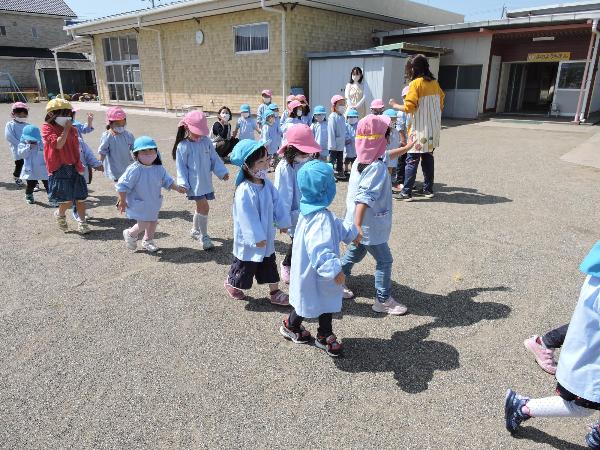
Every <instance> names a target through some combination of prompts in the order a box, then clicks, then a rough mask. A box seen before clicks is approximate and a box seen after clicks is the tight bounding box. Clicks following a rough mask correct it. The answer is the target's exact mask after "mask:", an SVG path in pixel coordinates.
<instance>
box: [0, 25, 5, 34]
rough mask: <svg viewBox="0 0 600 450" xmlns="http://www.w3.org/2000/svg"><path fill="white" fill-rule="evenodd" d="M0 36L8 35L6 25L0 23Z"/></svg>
mask: <svg viewBox="0 0 600 450" xmlns="http://www.w3.org/2000/svg"><path fill="white" fill-rule="evenodd" d="M0 36H6V27H5V26H4V25H0Z"/></svg>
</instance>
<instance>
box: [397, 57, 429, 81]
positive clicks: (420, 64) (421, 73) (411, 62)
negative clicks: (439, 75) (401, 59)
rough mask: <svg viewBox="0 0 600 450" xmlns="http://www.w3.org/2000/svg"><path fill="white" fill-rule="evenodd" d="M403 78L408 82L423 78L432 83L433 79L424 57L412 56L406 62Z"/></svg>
mask: <svg viewBox="0 0 600 450" xmlns="http://www.w3.org/2000/svg"><path fill="white" fill-rule="evenodd" d="M404 70H405V73H404V75H405V77H406V78H407V79H408V81H409V82H410V81H413V80H416V79H417V78H419V77H423V79H424V80H425V81H433V80H435V77H434V76H433V74H432V73H431V71H430V70H429V61H428V60H427V57H426V56H425V55H421V54H418V55H413V56H411V57H410V58H408V60H407V61H406V67H405V69H404Z"/></svg>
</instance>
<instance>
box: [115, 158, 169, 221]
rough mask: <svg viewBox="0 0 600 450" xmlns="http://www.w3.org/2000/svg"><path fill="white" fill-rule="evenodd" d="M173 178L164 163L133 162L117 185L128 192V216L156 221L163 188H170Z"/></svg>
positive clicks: (119, 189)
mask: <svg viewBox="0 0 600 450" xmlns="http://www.w3.org/2000/svg"><path fill="white" fill-rule="evenodd" d="M173 183H174V181H173V178H171V176H170V175H169V174H168V173H167V171H166V169H165V167H164V166H163V165H151V166H146V165H144V164H142V163H140V162H138V161H136V162H134V163H133V164H131V165H130V166H129V167H127V169H126V170H125V173H124V174H123V175H121V178H119V181H118V182H117V184H116V185H115V188H116V189H117V192H126V193H127V196H126V197H125V199H126V201H127V210H126V214H127V217H128V218H130V219H134V220H141V221H143V222H156V221H157V220H158V213H159V211H160V207H161V206H162V201H163V197H162V194H161V191H160V190H161V188H164V189H170V188H171V186H173Z"/></svg>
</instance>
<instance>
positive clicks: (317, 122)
mask: <svg viewBox="0 0 600 450" xmlns="http://www.w3.org/2000/svg"><path fill="white" fill-rule="evenodd" d="M326 115H327V110H326V109H325V107H324V106H322V105H319V106H317V107H315V112H314V115H313V119H314V121H313V123H312V125H311V126H310V128H311V130H312V132H313V136H314V137H315V141H317V144H319V147H321V151H320V152H319V155H320V158H321V161H327V158H328V157H329V145H328V139H329V135H328V134H327V133H328V131H327V121H326V120H325V116H326Z"/></svg>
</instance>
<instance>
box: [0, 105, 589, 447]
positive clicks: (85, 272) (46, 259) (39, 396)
mask: <svg viewBox="0 0 600 450" xmlns="http://www.w3.org/2000/svg"><path fill="white" fill-rule="evenodd" d="M0 111H1V112H2V116H3V117H8V114H9V108H8V106H7V105H1V106H0ZM79 114H80V116H81V118H83V117H84V115H85V110H82V111H81V112H80V113H79ZM42 117H43V111H42V107H41V105H35V106H34V107H33V110H32V112H31V119H32V122H35V123H38V124H39V123H41V120H42ZM103 120H104V116H103V113H97V115H96V124H97V125H99V127H98V129H97V130H96V131H95V132H94V133H92V134H90V135H87V136H86V141H87V142H88V143H89V144H90V146H91V147H92V148H96V147H97V145H98V142H99V139H100V134H101V132H102V130H101V128H102V126H101V125H102V124H103ZM176 124H177V119H169V118H162V117H151V116H141V115H137V116H136V115H131V116H130V117H129V124H128V125H129V128H130V130H131V131H132V132H133V133H134V134H135V135H136V136H137V135H141V134H149V135H151V136H153V137H155V138H156V139H157V141H158V142H159V145H160V146H161V150H162V154H163V159H164V161H165V163H166V167H167V169H168V170H169V171H170V173H171V174H173V173H174V164H173V161H172V160H171V159H170V157H169V155H170V152H171V149H170V146H171V145H172V143H173V140H174V137H175V131H176ZM595 131H596V129H595V128H593V127H589V128H583V127H579V128H575V127H573V128H570V127H560V126H556V127H554V126H551V125H540V126H538V127H537V128H535V127H534V128H533V129H532V128H531V127H529V129H528V128H527V127H524V128H521V127H519V126H518V125H516V126H515V125H513V126H503V125H502V124H492V125H490V124H489V123H488V124H477V123H468V124H463V123H458V122H455V123H450V124H448V128H447V129H446V130H444V132H443V147H441V148H440V149H439V150H438V151H437V152H436V165H437V171H436V181H437V184H436V197H435V198H434V199H431V200H420V201H416V202H413V203H397V202H396V203H395V204H394V228H393V232H392V237H391V240H390V245H391V248H392V251H393V254H394V257H395V263H394V269H393V280H394V282H393V283H394V285H393V292H394V295H395V296H396V297H397V298H398V299H400V300H401V301H402V302H404V303H405V304H407V305H408V306H409V312H410V313H409V315H407V316H405V317H382V316H381V315H376V313H374V312H372V311H371V305H372V303H373V300H372V298H373V295H374V289H373V275H372V274H373V270H374V264H373V261H372V259H369V257H367V258H366V259H365V261H364V263H362V264H360V265H358V266H357V267H356V269H355V273H354V276H353V277H352V278H351V279H350V280H349V285H350V287H351V288H353V289H354V290H355V292H356V293H357V298H356V299H355V300H351V301H348V302H345V303H344V310H343V314H340V315H338V316H337V317H336V319H337V320H334V329H335V332H336V333H337V335H338V336H339V337H340V338H341V339H342V340H343V342H344V344H345V348H346V356H345V358H343V359H339V360H333V359H331V358H329V357H327V356H326V355H325V354H324V353H323V352H322V351H320V350H318V349H316V348H315V347H312V346H295V345H293V344H290V343H288V342H286V341H285V340H284V339H282V338H281V336H280V335H279V334H278V331H277V328H278V325H279V323H278V322H279V321H280V320H281V319H282V318H283V316H284V314H285V313H286V312H287V309H286V308H280V307H274V306H272V305H271V304H270V303H269V302H268V301H267V299H266V295H265V294H266V289H261V288H254V289H252V291H251V292H250V294H251V295H252V297H253V298H252V299H250V301H248V302H237V301H233V300H230V299H229V298H228V297H226V296H225V295H224V293H223V288H222V284H223V280H224V278H225V276H226V274H227V270H228V265H229V262H230V251H231V247H232V222H231V215H230V211H231V202H232V194H233V186H232V183H231V182H229V183H225V182H220V181H218V180H216V181H215V189H216V195H217V200H216V201H214V202H212V203H211V208H212V211H211V213H210V222H209V230H210V231H211V234H212V236H214V238H215V241H216V242H217V243H218V245H219V247H218V248H217V249H215V250H214V251H212V252H203V251H201V250H199V247H198V244H197V243H196V242H194V241H192V240H191V239H190V238H189V234H188V232H189V229H190V224H191V211H192V204H191V202H189V201H187V200H186V199H185V196H183V195H180V194H177V193H175V192H169V193H166V194H165V202H164V209H163V211H162V212H161V216H160V224H159V228H158V233H157V244H158V245H159V246H160V247H162V250H161V252H159V254H157V255H149V254H146V253H144V252H142V251H138V252H135V253H132V252H130V251H128V250H126V249H125V245H124V243H123V241H122V234H121V232H122V230H123V229H124V228H125V227H126V226H129V224H130V223H131V222H130V221H129V220H127V219H126V218H124V217H123V216H121V215H119V214H118V213H117V211H116V209H115V207H114V203H115V198H116V197H115V192H114V189H113V186H112V184H111V183H110V182H109V181H108V180H107V179H106V178H104V177H102V176H101V175H100V174H98V173H95V174H94V180H93V183H92V185H91V186H90V187H91V197H90V200H89V205H90V214H91V215H92V217H93V218H92V219H91V220H90V225H91V227H92V229H93V232H92V233H91V234H90V235H89V236H88V237H85V238H82V237H80V236H79V235H77V234H76V233H74V232H70V233H67V234H63V233H61V232H60V231H59V230H58V228H57V226H56V224H55V223H54V221H53V219H52V216H51V214H52V209H51V208H49V207H48V206H47V204H46V203H45V200H46V199H45V194H44V193H42V192H40V193H37V194H36V199H37V200H38V201H39V202H40V203H39V204H37V205H33V206H30V205H27V204H26V203H25V201H24V192H23V190H19V189H16V188H15V186H14V184H13V182H12V179H11V176H10V174H11V172H12V161H11V158H10V156H9V153H8V149H7V147H6V143H5V142H2V144H1V148H0V174H1V175H0V180H1V181H0V192H1V193H2V204H1V205H2V206H1V207H0V208H1V210H0V211H1V214H0V227H1V229H2V231H3V239H2V240H1V241H0V251H1V253H2V255H3V264H2V278H1V280H2V283H1V285H2V292H3V302H2V305H1V306H0V342H2V344H0V361H1V363H0V445H1V446H2V447H5V448H44V449H45V448H64V447H76V448H87V447H97V448H148V447H161V448H167V447H183V448H216V447H219V448H231V447H236V448H239V447H245V448H291V447H297V448H411V449H413V448H473V449H484V448H485V449H500V448H502V449H523V448H535V449H548V448H556V449H582V448H585V447H583V445H584V441H583V437H584V435H585V433H586V432H587V430H586V424H588V423H589V422H590V421H591V419H573V420H563V421H559V420H549V419H548V420H544V419H539V420H532V421H530V422H527V424H526V425H527V426H525V427H524V429H523V430H522V432H521V433H520V435H519V436H518V437H517V438H512V437H511V436H510V435H509V434H508V433H507V432H506V431H505V429H504V423H503V408H502V405H503V398H504V392H505V390H506V388H507V387H512V388H513V389H515V390H517V391H519V392H523V393H526V394H529V395H532V396H547V395H551V394H552V393H553V388H554V383H555V381H554V380H553V378H552V377H550V376H548V375H546V374H545V373H543V372H542V371H541V370H539V369H538V368H537V366H536V364H535V362H534V361H533V360H532V358H531V357H530V355H529V354H528V353H527V352H526V350H525V349H524V347H523V340H524V339H525V338H526V337H528V336H529V335H530V334H532V333H541V332H544V331H545V330H547V329H549V328H551V327H554V326H557V325H560V324H562V323H564V322H566V321H568V320H569V317H570V315H571V312H572V310H573V307H574V305H575V303H576V300H577V297H578V292H579V288H580V286H581V283H582V281H583V276H582V274H580V273H579V272H578V270H577V267H578V264H579V262H580V260H581V259H582V258H583V256H584V255H585V253H586V252H587V250H588V249H589V247H590V246H591V245H592V244H593V243H594V242H595V241H596V240H597V239H598V234H597V230H598V212H597V208H595V209H594V208H593V205H594V204H595V205H598V204H600V191H599V190H598V189H597V186H598V181H599V179H600V170H596V169H591V168H585V167H580V166H575V165H570V164H568V163H565V162H562V161H560V159H559V158H560V156H561V155H563V154H564V153H566V152H567V151H569V150H570V149H571V148H573V147H574V146H575V145H576V144H577V143H579V142H581V141H582V140H583V139H587V138H588V137H589V136H591V135H592V133H594V132H595ZM231 170H232V171H233V172H234V173H235V171H236V170H237V169H236V168H232V169H231ZM338 188H339V189H338V196H337V197H336V199H335V201H334V204H333V206H332V209H333V210H334V211H335V212H336V213H338V214H342V213H343V209H344V206H343V205H344V198H345V194H346V186H345V184H339V185H338ZM70 226H71V227H73V222H72V221H70ZM594 230H596V231H594ZM286 243H287V241H286V239H285V238H282V242H280V243H278V246H277V250H278V253H279V255H281V254H282V252H283V251H284V250H285V244H286ZM279 260H281V256H279ZM308 327H309V329H311V330H312V331H313V332H314V331H315V330H316V324H315V323H314V322H313V323H309V324H308Z"/></svg>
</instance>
